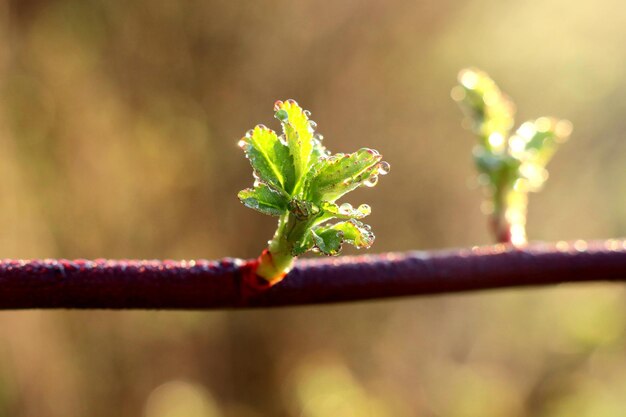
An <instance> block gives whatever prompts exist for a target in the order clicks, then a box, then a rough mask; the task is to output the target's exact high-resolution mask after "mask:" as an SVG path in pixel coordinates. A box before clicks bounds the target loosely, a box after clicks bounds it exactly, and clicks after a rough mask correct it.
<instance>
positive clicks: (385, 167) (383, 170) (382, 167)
mask: <svg viewBox="0 0 626 417" xmlns="http://www.w3.org/2000/svg"><path fill="white" fill-rule="evenodd" d="M390 170H391V165H389V162H385V161H382V162H381V163H380V164H378V174H379V175H387V174H389V171H390Z"/></svg>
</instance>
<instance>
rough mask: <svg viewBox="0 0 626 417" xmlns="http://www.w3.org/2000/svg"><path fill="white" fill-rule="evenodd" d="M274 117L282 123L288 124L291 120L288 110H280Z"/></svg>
mask: <svg viewBox="0 0 626 417" xmlns="http://www.w3.org/2000/svg"><path fill="white" fill-rule="evenodd" d="M274 117H276V118H277V119H278V120H280V121H281V122H286V121H287V120H289V113H287V110H283V109H280V110H278V111H277V112H276V114H275V115H274Z"/></svg>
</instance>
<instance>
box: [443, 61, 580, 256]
mask: <svg viewBox="0 0 626 417" xmlns="http://www.w3.org/2000/svg"><path fill="white" fill-rule="evenodd" d="M458 82H459V85H457V86H456V87H454V89H453V90H452V98H453V99H454V100H455V101H456V102H458V103H459V104H460V106H461V108H462V109H463V111H464V113H465V115H466V120H465V123H466V124H467V126H468V127H469V128H470V129H471V130H472V132H473V133H474V134H475V135H476V136H477V138H478V144H477V145H476V146H475V147H474V161H475V164H476V167H477V169H478V172H479V177H478V178H479V182H480V183H481V184H482V185H484V188H485V191H486V195H487V200H486V201H485V203H484V211H485V212H486V213H487V214H489V215H490V224H491V228H492V231H493V233H494V235H495V237H496V239H497V240H498V241H499V242H510V243H512V244H514V245H524V244H526V242H527V238H526V214H527V207H528V193H529V192H534V191H539V190H540V189H541V188H542V186H543V184H544V183H545V181H546V180H547V179H548V171H547V170H546V165H547V163H548V161H549V160H550V159H551V158H552V156H553V155H554V152H555V151H556V149H557V148H558V146H559V145H560V144H561V143H563V142H565V141H566V140H567V138H568V137H569V135H570V133H571V131H572V124H571V123H570V122H569V121H567V120H558V119H555V118H551V117H540V118H538V119H536V120H531V121H527V122H524V123H522V124H521V125H520V126H519V128H518V129H517V130H516V131H514V132H513V131H512V129H513V127H514V123H515V119H514V115H515V105H514V104H513V102H512V101H511V100H510V99H509V98H508V97H507V96H506V95H505V94H504V93H502V91H500V89H499V88H498V86H497V85H496V83H495V82H494V81H493V80H492V79H491V78H490V77H489V75H487V74H486V73H485V72H483V71H480V70H478V69H475V68H468V69H464V70H462V71H461V72H460V73H459V76H458Z"/></svg>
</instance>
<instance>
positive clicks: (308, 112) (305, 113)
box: [303, 110, 311, 117]
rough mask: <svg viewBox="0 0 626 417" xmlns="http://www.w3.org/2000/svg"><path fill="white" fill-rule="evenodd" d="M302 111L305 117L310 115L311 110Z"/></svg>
mask: <svg viewBox="0 0 626 417" xmlns="http://www.w3.org/2000/svg"><path fill="white" fill-rule="evenodd" d="M303 113H304V115H305V116H306V117H311V112H310V111H308V110H304V111H303Z"/></svg>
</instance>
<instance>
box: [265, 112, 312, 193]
mask: <svg viewBox="0 0 626 417" xmlns="http://www.w3.org/2000/svg"><path fill="white" fill-rule="evenodd" d="M274 110H276V118H277V119H278V120H280V121H281V123H282V126H283V132H284V134H285V140H286V142H287V146H288V147H289V152H290V153H291V156H292V157H293V162H294V167H295V176H296V183H297V182H298V181H299V180H300V179H301V178H302V177H303V176H304V174H305V173H306V172H307V169H308V166H309V161H310V159H311V153H312V152H313V132H314V127H315V123H314V122H312V121H309V117H308V116H307V113H306V112H305V111H304V110H303V109H302V108H301V107H300V106H299V105H298V103H296V101H295V100H286V101H280V100H279V101H277V102H276V103H275V104H274Z"/></svg>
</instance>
